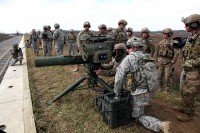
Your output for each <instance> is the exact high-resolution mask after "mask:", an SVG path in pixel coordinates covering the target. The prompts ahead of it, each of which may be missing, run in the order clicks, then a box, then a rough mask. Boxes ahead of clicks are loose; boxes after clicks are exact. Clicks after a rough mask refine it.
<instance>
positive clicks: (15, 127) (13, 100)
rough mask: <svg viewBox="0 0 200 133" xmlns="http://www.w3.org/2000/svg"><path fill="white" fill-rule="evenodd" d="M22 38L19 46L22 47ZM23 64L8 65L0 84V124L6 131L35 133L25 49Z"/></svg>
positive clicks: (8, 132)
mask: <svg viewBox="0 0 200 133" xmlns="http://www.w3.org/2000/svg"><path fill="white" fill-rule="evenodd" d="M23 45H24V44H23V38H22V40H21V42H20V45H19V47H23ZM23 53H24V60H23V65H19V63H17V64H16V65H15V66H9V67H8V69H7V71H6V73H5V75H4V78H3V80H2V82H1V84H0V125H6V129H5V132H7V133H36V129H35V123H34V117H33V111H32V102H31V97H30V90H29V81H28V71H27V61H26V53H25V49H23Z"/></svg>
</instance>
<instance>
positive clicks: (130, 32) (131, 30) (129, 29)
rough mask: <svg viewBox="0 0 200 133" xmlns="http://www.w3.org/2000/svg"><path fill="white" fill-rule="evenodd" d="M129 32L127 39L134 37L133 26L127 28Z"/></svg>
mask: <svg viewBox="0 0 200 133" xmlns="http://www.w3.org/2000/svg"><path fill="white" fill-rule="evenodd" d="M126 32H127V39H128V40H129V39H131V38H132V37H133V29H132V28H131V27H128V29H127V30H126Z"/></svg>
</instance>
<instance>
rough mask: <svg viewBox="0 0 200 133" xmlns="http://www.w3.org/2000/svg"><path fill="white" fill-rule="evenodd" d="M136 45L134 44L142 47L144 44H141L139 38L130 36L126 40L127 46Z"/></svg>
mask: <svg viewBox="0 0 200 133" xmlns="http://www.w3.org/2000/svg"><path fill="white" fill-rule="evenodd" d="M128 46H129V47H130V46H131V47H136V46H138V47H143V46H144V44H143V42H142V40H141V39H137V38H131V39H129V40H128V41H127V47H128Z"/></svg>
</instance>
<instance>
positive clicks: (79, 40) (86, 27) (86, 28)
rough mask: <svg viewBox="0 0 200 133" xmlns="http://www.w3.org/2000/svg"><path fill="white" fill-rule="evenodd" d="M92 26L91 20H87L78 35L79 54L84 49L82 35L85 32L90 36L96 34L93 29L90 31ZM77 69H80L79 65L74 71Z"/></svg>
mask: <svg viewBox="0 0 200 133" xmlns="http://www.w3.org/2000/svg"><path fill="white" fill-rule="evenodd" d="M90 27H91V25H90V22H89V21H85V22H84V23H83V28H84V29H83V30H82V31H80V32H79V33H78V36H77V47H78V50H79V54H81V53H82V51H83V50H82V43H83V42H82V41H81V36H82V35H83V34H87V35H89V36H94V33H93V32H92V31H90ZM77 71H79V65H77V67H76V68H75V69H74V72H77Z"/></svg>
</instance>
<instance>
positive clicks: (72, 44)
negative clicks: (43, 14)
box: [67, 29, 76, 56]
mask: <svg viewBox="0 0 200 133" xmlns="http://www.w3.org/2000/svg"><path fill="white" fill-rule="evenodd" d="M67 44H68V54H69V55H71V52H72V53H73V56H75V55H76V34H75V33H74V30H73V29H71V30H70V31H69V34H68V35H67Z"/></svg>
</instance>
